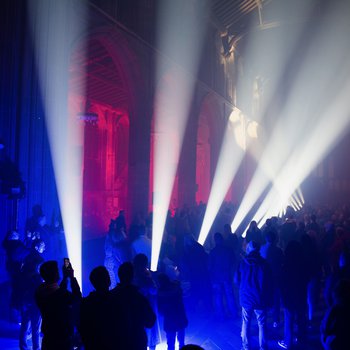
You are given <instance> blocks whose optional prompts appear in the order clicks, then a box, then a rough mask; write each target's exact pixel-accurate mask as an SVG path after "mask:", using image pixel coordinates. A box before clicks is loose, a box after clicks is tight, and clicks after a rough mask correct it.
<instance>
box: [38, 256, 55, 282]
mask: <svg viewBox="0 0 350 350" xmlns="http://www.w3.org/2000/svg"><path fill="white" fill-rule="evenodd" d="M39 272H40V276H41V277H42V278H43V280H44V281H45V282H46V283H54V282H58V280H59V279H60V275H59V272H58V264H57V261H55V260H48V261H46V262H44V263H43V264H42V265H41V266H40V271H39Z"/></svg>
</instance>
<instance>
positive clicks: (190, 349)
mask: <svg viewBox="0 0 350 350" xmlns="http://www.w3.org/2000/svg"><path fill="white" fill-rule="evenodd" d="M180 350H205V349H204V348H202V347H201V346H199V345H195V344H187V345H184V346H183V347H182V348H181V349H180Z"/></svg>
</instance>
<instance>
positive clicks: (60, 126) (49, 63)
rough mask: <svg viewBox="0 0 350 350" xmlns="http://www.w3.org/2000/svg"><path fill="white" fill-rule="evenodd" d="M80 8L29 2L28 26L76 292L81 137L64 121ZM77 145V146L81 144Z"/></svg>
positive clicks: (51, 0)
mask: <svg viewBox="0 0 350 350" xmlns="http://www.w3.org/2000/svg"><path fill="white" fill-rule="evenodd" d="M84 10H85V8H84V7H83V6H82V7H81V8H80V9H78V8H77V4H74V6H73V4H72V2H71V1H69V0H60V1H56V0H32V1H30V22H31V29H32V34H33V42H34V45H35V53H36V63H37V69H38V73H39V81H40V88H41V92H42V97H43V103H44V108H45V118H46V126H47V132H48V138H49V143H50V149H51V155H52V160H53V167H54V173H55V179H56V185H57V191H58V197H59V202H60V208H61V214H62V220H63V225H64V230H65V236H66V243H67V249H68V255H69V258H70V260H71V262H72V265H73V268H74V271H75V276H76V278H77V280H78V282H79V284H80V286H81V263H82V262H81V228H82V222H81V220H82V179H81V177H80V174H81V154H78V153H77V152H73V151H72V145H73V140H74V141H76V140H81V138H82V134H81V130H80V129H79V127H78V124H77V122H76V120H75V117H74V118H73V120H72V118H69V115H68V81H69V59H70V53H71V48H72V42H70V41H69V38H71V39H72V40H74V39H75V38H76V37H77V36H78V32H80V30H81V29H82V28H80V27H79V28H78V23H82V22H83V21H82V20H81V18H79V19H78V18H77V16H78V15H79V16H81V14H82V13H84V12H83V11H84ZM82 93H85V92H82ZM81 143H82V142H81Z"/></svg>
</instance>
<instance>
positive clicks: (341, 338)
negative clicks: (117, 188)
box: [3, 203, 350, 350]
mask: <svg viewBox="0 0 350 350" xmlns="http://www.w3.org/2000/svg"><path fill="white" fill-rule="evenodd" d="M36 210H37V212H35V211H33V217H32V218H29V219H28V221H27V228H29V227H31V226H30V225H31V224H33V223H34V225H35V222H37V226H36V228H35V229H31V230H27V232H30V233H28V234H27V235H26V237H25V238H24V239H20V237H19V235H18V233H17V232H16V231H11V232H9V234H8V236H7V237H6V238H5V240H4V242H3V247H4V249H5V250H6V253H7V270H8V272H9V275H10V277H11V281H12V297H11V302H12V306H13V307H15V308H17V309H18V310H19V311H20V315H21V330H20V349H28V344H27V339H28V333H29V332H30V331H31V333H32V344H33V349H35V350H37V349H41V348H42V349H44V350H45V349H73V347H76V348H79V347H80V348H85V349H87V350H89V349H101V348H103V349H112V348H113V349H135V350H136V349H140V350H141V349H146V348H147V347H148V348H149V349H156V347H157V345H158V344H159V343H160V339H161V327H163V330H164V332H165V334H166V338H167V345H168V349H169V350H172V349H175V343H176V339H177V341H178V343H179V346H180V348H184V349H186V348H187V347H188V345H186V344H185V343H186V342H185V329H186V327H187V325H188V318H187V315H188V314H190V313H192V312H196V313H202V314H203V315H215V320H216V321H218V323H217V324H218V325H220V322H223V321H226V320H229V319H238V318H241V320H242V329H241V338H242V349H244V350H247V349H250V346H251V343H252V339H251V335H250V328H251V319H252V316H253V315H255V317H256V319H257V324H258V329H259V337H258V342H259V347H260V350H264V349H267V344H268V343H269V341H271V339H269V333H268V331H267V329H268V326H269V325H271V327H273V328H277V329H278V328H281V329H282V328H283V334H284V337H283V339H281V340H280V341H278V345H279V346H280V347H281V348H284V349H292V348H293V347H294V346H296V345H298V346H303V344H307V342H308V331H309V328H310V327H313V326H315V317H316V316H315V315H316V314H318V313H319V312H323V310H325V309H326V310H327V311H326V312H325V314H324V317H323V320H322V322H320V324H316V326H317V327H319V329H320V335H321V336H320V340H321V343H322V345H323V347H324V349H347V348H350V340H349V337H347V330H348V329H350V328H349V323H350V321H349V316H348V315H349V313H348V311H349V307H350V305H349V300H350V210H349V208H348V207H346V206H344V207H342V208H340V209H336V210H335V209H330V208H326V207H323V208H318V209H314V208H311V207H308V206H304V208H303V209H302V210H301V211H299V212H295V211H294V210H293V209H292V208H287V211H286V214H285V216H284V217H283V218H278V217H273V218H270V219H268V220H267V221H266V222H265V223H264V225H263V226H262V227H261V228H259V227H258V225H257V223H256V222H255V221H251V222H250V223H249V227H248V229H247V231H246V232H240V231H239V232H231V226H230V224H229V223H230V222H231V220H232V218H233V216H234V211H235V207H234V206H233V205H232V204H225V205H224V206H223V208H222V209H221V211H220V213H219V214H218V216H217V219H216V220H215V222H214V224H213V227H212V230H211V232H210V233H209V236H208V238H207V241H206V244H205V245H204V246H202V245H200V244H199V243H198V242H197V238H198V235H199V230H200V225H201V222H202V221H203V216H204V213H205V205H204V204H202V203H201V204H199V205H197V206H196V207H194V208H182V209H181V210H178V211H177V212H175V213H170V212H169V215H168V217H167V221H166V226H165V231H164V237H163V242H162V246H161V252H160V258H159V265H158V269H157V271H156V272H152V271H150V269H149V263H150V259H151V248H152V215H151V214H150V215H149V216H148V217H147V218H137V219H136V220H134V221H133V222H132V223H131V225H130V226H129V227H127V225H126V219H125V213H124V212H123V211H121V212H120V213H119V215H118V217H116V218H115V219H112V220H111V222H110V225H109V230H108V234H107V235H106V238H105V259H104V266H98V267H96V268H95V269H93V270H92V271H91V273H90V282H91V284H92V286H93V287H94V291H93V292H91V293H90V294H89V295H88V296H86V297H83V296H82V295H81V292H80V288H79V286H78V284H77V281H76V279H75V278H74V271H73V269H72V267H71V265H70V262H69V260H66V261H65V263H64V265H63V268H62V274H63V278H62V281H61V283H60V284H58V282H59V280H60V279H59V267H58V263H57V261H62V260H61V259H62V258H63V257H64V256H65V255H64V252H63V253H62V251H61V252H60V254H61V256H58V255H55V254H57V252H56V253H54V248H53V247H52V241H51V242H48V243H47V245H48V246H50V244H51V249H52V250H51V252H50V255H49V257H48V258H47V257H45V256H44V255H43V254H44V252H45V246H46V242H45V240H44V239H42V237H45V234H42V235H40V234H38V233H40V232H43V230H40V228H42V227H45V224H43V222H42V221H43V218H42V216H43V215H42V211H41V210H39V208H36ZM33 218H36V219H35V220H34V219H33ZM58 236H59V235H58ZM56 239H57V237H56ZM59 241H60V239H58V240H57V242H59ZM68 285H69V288H68ZM23 286H25V288H24V287H23ZM160 319H162V320H163V322H162V325H161V324H160V322H159V320H160ZM317 322H318V321H317ZM40 324H41V328H40ZM63 335H64V336H63ZM42 336H43V338H42V340H41V337H42ZM58 338H59V339H58ZM305 348H306V347H305Z"/></svg>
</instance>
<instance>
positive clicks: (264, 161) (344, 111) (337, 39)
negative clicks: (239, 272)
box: [232, 3, 350, 230]
mask: <svg viewBox="0 0 350 350" xmlns="http://www.w3.org/2000/svg"><path fill="white" fill-rule="evenodd" d="M305 10H307V7H306V8H305ZM348 10H349V4H345V3H336V4H334V6H333V5H332V6H331V7H330V9H329V12H328V14H327V18H323V19H322V21H319V22H317V23H313V25H314V26H315V28H316V29H317V30H313V31H310V30H308V32H306V33H305V34H304V33H302V29H303V26H300V27H299V28H298V26H295V27H296V28H297V30H296V31H295V33H294V34H296V33H298V35H297V36H296V35H293V33H291V39H292V42H291V43H296V42H297V41H295V39H296V38H299V39H303V40H302V42H303V47H302V49H301V50H300V48H296V47H295V46H293V45H291V46H290V47H289V48H287V51H288V52H289V54H291V55H293V56H295V52H294V53H293V51H290V50H291V49H293V50H297V51H298V52H300V57H298V59H296V60H294V59H293V62H294V65H293V67H292V68H293V76H292V78H289V80H288V81H286V82H283V81H282V78H281V76H278V75H276V74H275V73H273V74H272V75H273V77H274V78H277V79H272V80H271V79H270V80H269V81H272V83H274V82H276V81H277V82H278V81H279V82H280V86H278V85H273V89H272V92H273V93H275V95H277V96H279V94H276V91H278V89H277V88H278V87H283V88H285V89H286V91H283V93H282V94H280V95H281V97H282V102H283V103H280V108H279V113H280V116H279V118H277V116H276V117H275V122H274V125H273V126H274V129H273V131H272V133H271V136H269V138H268V144H267V146H265V147H264V149H263V154H262V157H261V158H260V159H259V166H258V168H257V170H256V172H255V174H254V176H253V179H252V181H251V184H250V186H249V187H248V190H247V191H246V194H245V197H244V198H243V201H242V203H241V206H240V207H239V209H238V211H237V215H236V217H235V218H234V221H233V223H232V230H236V228H237V227H238V226H239V225H240V224H241V222H242V221H243V220H244V218H245V217H246V215H247V214H248V213H249V212H250V210H251V209H252V208H253V206H254V205H256V202H257V200H258V199H259V198H260V196H261V194H262V193H263V191H264V190H265V189H266V188H267V187H268V186H269V185H270V184H271V185H272V189H271V191H270V192H269V193H268V194H267V196H266V197H265V199H264V201H263V202H262V204H261V205H260V207H259V208H258V210H257V212H256V214H255V215H254V218H255V219H256V220H257V221H260V222H263V221H264V219H266V218H268V217H270V216H273V215H277V214H278V213H279V212H280V211H281V208H283V207H284V206H285V205H286V204H287V203H288V202H289V203H290V204H291V205H292V206H293V207H295V209H298V208H300V207H301V206H302V204H303V203H304V202H305V200H304V197H303V195H302V193H301V191H300V190H298V186H299V185H300V184H301V183H302V182H303V181H304V179H305V178H306V176H308V174H309V173H310V172H311V171H312V169H313V168H314V167H315V166H316V165H317V164H318V162H320V161H322V159H323V158H324V157H325V156H326V155H327V154H328V153H329V152H330V150H331V149H332V148H333V147H334V146H335V144H336V143H337V142H339V141H340V139H341V138H342V135H343V134H345V132H346V131H347V130H348V129H349V124H350V118H349V114H350V107H349V104H348V103H347V102H346V97H345V96H346V95H347V96H349V81H350V71H349V70H350V67H349V64H348V62H347V57H349V53H350V45H349V40H348V38H349V35H350V27H349V23H348V18H347V16H346V15H345V14H346V13H348ZM301 15H302V13H301ZM307 16H308V13H307V12H305V14H304V17H305V18H307ZM315 28H314V29H315ZM300 34H302V35H300ZM305 38H306V39H305ZM261 44H262V45H263V44H265V42H263V41H262V43H261ZM274 44H276V47H273V46H274ZM289 44H290V42H289V41H288V45H289ZM269 45H270V49H269V50H267V52H269V55H270V52H277V53H280V51H281V50H280V42H279V41H278V40H277V41H275V42H274V41H273V40H271V41H270V42H269ZM250 48H251V49H253V48H254V46H253V45H250ZM278 55H279V54H277V55H273V57H274V58H275V60H274V61H271V62H270V64H273V65H276V67H285V66H286V65H285V64H286V62H289V58H288V56H285V61H284V62H278V60H276V57H277V58H278V57H279V56H278ZM255 57H259V60H260V58H261V57H260V55H255V56H254V55H252V56H251V57H250V58H248V61H249V59H251V60H253V59H254V58H255ZM291 57H292V56H291ZM280 58H282V56H280ZM324 67H327V69H324ZM277 72H280V70H279V69H277ZM330 87H331V88H330ZM267 96H268V97H267V98H266V100H265V101H264V103H263V105H264V106H267V107H268V106H269V104H270V102H271V99H270V98H269V97H270V96H274V95H273V94H271V88H270V89H267ZM265 110H266V109H264V108H263V109H262V111H263V112H265ZM267 110H268V108H267ZM321 135H322V136H321ZM294 192H295V193H294ZM293 193H294V194H293ZM293 198H294V199H293Z"/></svg>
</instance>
